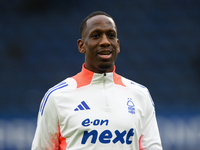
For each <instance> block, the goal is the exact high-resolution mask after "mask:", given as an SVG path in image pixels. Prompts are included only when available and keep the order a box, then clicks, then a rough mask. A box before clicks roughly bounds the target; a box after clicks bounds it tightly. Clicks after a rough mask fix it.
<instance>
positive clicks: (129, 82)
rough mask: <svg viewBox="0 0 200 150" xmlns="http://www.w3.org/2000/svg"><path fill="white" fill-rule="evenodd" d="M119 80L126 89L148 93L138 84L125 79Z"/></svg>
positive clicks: (145, 88)
mask: <svg viewBox="0 0 200 150" xmlns="http://www.w3.org/2000/svg"><path fill="white" fill-rule="evenodd" d="M121 80H122V82H123V84H124V85H125V86H126V87H128V88H134V89H137V90H139V91H148V89H147V87H145V86H144V85H142V84H139V83H137V82H135V81H133V80H130V79H127V78H125V77H121Z"/></svg>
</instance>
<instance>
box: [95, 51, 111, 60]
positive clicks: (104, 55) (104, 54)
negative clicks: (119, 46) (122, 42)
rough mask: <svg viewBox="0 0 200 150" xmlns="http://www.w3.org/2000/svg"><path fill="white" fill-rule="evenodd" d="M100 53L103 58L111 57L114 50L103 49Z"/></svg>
mask: <svg viewBox="0 0 200 150" xmlns="http://www.w3.org/2000/svg"><path fill="white" fill-rule="evenodd" d="M98 55H99V56H100V57H101V58H102V59H109V58H111V57H112V52H110V51H102V52H99V53H98Z"/></svg>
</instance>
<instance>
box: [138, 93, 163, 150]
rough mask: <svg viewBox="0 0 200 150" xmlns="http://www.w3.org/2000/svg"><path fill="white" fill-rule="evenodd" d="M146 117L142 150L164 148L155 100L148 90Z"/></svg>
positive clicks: (160, 149)
mask: <svg viewBox="0 0 200 150" xmlns="http://www.w3.org/2000/svg"><path fill="white" fill-rule="evenodd" d="M146 103H147V105H146V117H145V118H144V119H145V120H144V124H143V125H144V126H143V130H142V131H143V132H142V135H141V137H140V140H139V145H140V150H162V145H161V140H160V135H159V130H158V125H157V120H156V115H155V108H154V103H153V100H152V99H151V96H150V94H149V92H148V91H147V102H146Z"/></svg>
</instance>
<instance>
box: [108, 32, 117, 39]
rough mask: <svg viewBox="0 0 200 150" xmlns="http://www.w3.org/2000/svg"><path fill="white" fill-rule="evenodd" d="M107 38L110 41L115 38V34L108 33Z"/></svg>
mask: <svg viewBox="0 0 200 150" xmlns="http://www.w3.org/2000/svg"><path fill="white" fill-rule="evenodd" d="M108 37H109V38H110V39H114V38H116V34H115V33H109V34H108Z"/></svg>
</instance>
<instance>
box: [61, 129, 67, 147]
mask: <svg viewBox="0 0 200 150" xmlns="http://www.w3.org/2000/svg"><path fill="white" fill-rule="evenodd" d="M66 148H67V142H66V139H65V138H64V137H62V135H61V132H60V127H59V150H66Z"/></svg>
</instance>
